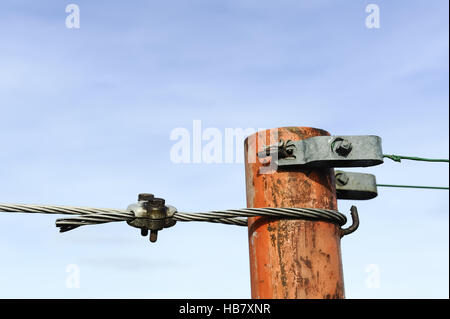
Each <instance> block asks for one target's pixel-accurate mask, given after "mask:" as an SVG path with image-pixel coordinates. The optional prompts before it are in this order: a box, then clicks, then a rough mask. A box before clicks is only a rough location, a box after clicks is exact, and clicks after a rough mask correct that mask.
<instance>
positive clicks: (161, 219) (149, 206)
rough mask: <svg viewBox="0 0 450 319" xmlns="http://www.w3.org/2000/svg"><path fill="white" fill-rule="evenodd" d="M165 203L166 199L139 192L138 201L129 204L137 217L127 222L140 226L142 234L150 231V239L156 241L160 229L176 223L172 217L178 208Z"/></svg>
mask: <svg viewBox="0 0 450 319" xmlns="http://www.w3.org/2000/svg"><path fill="white" fill-rule="evenodd" d="M165 204H166V201H165V200H164V199H162V198H155V197H154V195H153V194H139V196H138V203H136V204H133V205H130V206H128V211H131V212H133V213H134V215H135V219H133V220H131V221H128V222H127V223H128V224H129V225H130V226H133V227H136V228H140V229H141V235H142V236H147V235H148V232H149V231H150V241H151V242H152V243H154V242H156V240H157V239H158V231H160V230H162V229H164V228H168V227H171V226H173V225H175V223H176V221H175V220H173V218H172V217H173V215H174V213H175V212H176V208H175V207H172V206H166V205H165Z"/></svg>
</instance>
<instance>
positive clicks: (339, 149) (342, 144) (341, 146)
mask: <svg viewBox="0 0 450 319" xmlns="http://www.w3.org/2000/svg"><path fill="white" fill-rule="evenodd" d="M334 151H335V152H336V153H337V154H338V155H340V156H344V157H345V156H348V154H350V152H351V151H352V143H350V142H349V141H348V140H346V139H338V140H336V141H335V145H334Z"/></svg>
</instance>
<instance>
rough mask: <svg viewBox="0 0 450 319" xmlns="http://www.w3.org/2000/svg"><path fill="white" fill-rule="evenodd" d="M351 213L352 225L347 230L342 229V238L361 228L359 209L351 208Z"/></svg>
mask: <svg viewBox="0 0 450 319" xmlns="http://www.w3.org/2000/svg"><path fill="white" fill-rule="evenodd" d="M350 213H351V215H352V224H351V225H350V226H349V227H347V228H343V229H341V237H344V236H345V235H349V234H351V233H353V232H354V231H355V230H357V229H358V227H359V216H358V209H357V208H356V206H352V207H351V208H350Z"/></svg>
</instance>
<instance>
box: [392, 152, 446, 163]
mask: <svg viewBox="0 0 450 319" xmlns="http://www.w3.org/2000/svg"><path fill="white" fill-rule="evenodd" d="M383 157H386V158H389V159H391V160H393V161H395V162H399V163H400V162H401V161H402V159H406V160H411V161H422V162H441V163H448V162H449V160H448V159H440V158H424V157H415V156H403V155H386V154H383Z"/></svg>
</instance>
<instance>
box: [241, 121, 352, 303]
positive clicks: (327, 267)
mask: <svg viewBox="0 0 450 319" xmlns="http://www.w3.org/2000/svg"><path fill="white" fill-rule="evenodd" d="M321 135H329V133H328V132H326V131H323V130H320V129H315V128H307V127H283V128H276V129H271V130H266V131H262V132H258V133H256V134H254V135H251V136H249V137H248V138H247V139H246V140H245V156H246V161H245V175H246V189H247V207H307V208H324V209H337V200H336V190H335V181H334V173H333V169H331V168H319V169H317V168H316V169H305V170H298V171H291V172H280V171H276V170H275V169H272V170H271V169H269V170H268V171H266V172H263V171H261V168H262V167H263V166H264V163H261V161H260V159H258V158H257V157H256V154H257V152H259V151H262V148H263V146H264V145H272V144H276V143H277V142H278V140H279V139H283V140H301V139H305V138H308V137H313V136H321ZM248 239H249V248H250V275H251V290H252V298H258V299H259V298H277V299H281V298H282V299H285V298H318V299H322V298H344V281H343V271H342V261H341V248H340V239H341V233H340V228H339V226H338V225H335V224H332V223H328V222H322V221H311V220H274V219H268V218H265V217H254V218H249V222H248Z"/></svg>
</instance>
